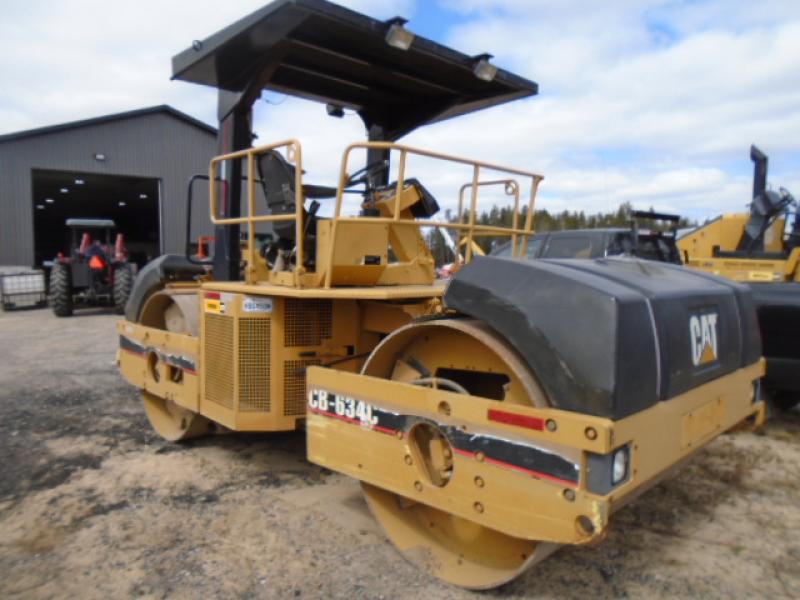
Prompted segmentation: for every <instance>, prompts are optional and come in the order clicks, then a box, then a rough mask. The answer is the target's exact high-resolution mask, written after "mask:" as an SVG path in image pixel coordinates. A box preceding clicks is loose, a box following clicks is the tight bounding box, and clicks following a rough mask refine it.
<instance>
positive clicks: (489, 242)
mask: <svg viewBox="0 0 800 600" xmlns="http://www.w3.org/2000/svg"><path fill="white" fill-rule="evenodd" d="M650 210H651V211H652V210H653V209H652V207H651V208H650ZM632 211H633V206H632V205H631V204H630V203H629V202H623V203H622V204H620V205H619V207H618V208H617V209H616V210H612V211H609V212H598V213H594V214H587V213H586V212H585V211H582V210H580V211H569V210H565V211H562V212H556V213H550V212H549V211H548V210H547V209H538V210H534V212H533V229H534V231H536V232H542V231H560V230H562V229H598V228H607V227H630V226H631V216H630V215H631V212H632ZM526 217H527V211H526V207H523V209H522V214H521V217H520V220H519V227H520V228H522V227H524V225H525V219H526ZM445 219H446V220H447V221H448V222H450V223H455V222H456V221H457V220H458V215H455V214H453V211H451V210H447V211H445ZM513 219H514V211H513V209H512V208H511V207H509V206H502V207H498V206H492V208H491V209H490V210H488V211H483V212H481V213H479V214H478V215H477V217H476V219H475V222H476V223H478V224H480V225H495V226H499V227H511V225H512V223H513ZM462 220H463V222H464V223H467V222H469V215H468V214H465V215H464V216H463V219H462ZM640 226H642V227H645V228H647V229H661V230H665V229H668V228H669V227H670V226H671V224H670V223H664V222H660V221H648V222H646V223H642V224H641V225H640ZM691 226H692V223H691V222H690V221H689V220H688V219H686V218H684V217H681V219H680V221H679V222H678V227H679V228H684V227H691ZM427 238H428V245H429V247H430V248H431V252H432V253H433V256H434V258H435V259H436V264H437V265H442V264H446V263H448V262H452V260H453V252H452V251H451V250H450V249H449V247H448V246H449V245H448V243H447V242H446V241H445V240H444V238H443V237H442V234H441V233H439V230H438V229H432V230H431V231H430V232H429V233H428V234H427ZM508 239H509V238H508V237H489V236H484V237H479V238H476V240H475V241H476V242H477V243H478V245H479V246H480V247H481V249H482V250H483V251H484V252H485V253H487V254H488V253H489V252H491V250H492V248H493V247H494V246H496V245H497V244H502V243H503V242H505V241H507V240H508ZM462 253H463V250H462Z"/></svg>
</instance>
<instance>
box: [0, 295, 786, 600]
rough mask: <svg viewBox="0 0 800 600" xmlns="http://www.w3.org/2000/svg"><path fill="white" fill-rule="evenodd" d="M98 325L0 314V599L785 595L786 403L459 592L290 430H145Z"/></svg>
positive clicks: (101, 315)
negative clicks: (550, 544) (490, 585)
mask: <svg viewBox="0 0 800 600" xmlns="http://www.w3.org/2000/svg"><path fill="white" fill-rule="evenodd" d="M116 319H117V317H116V316H114V315H111V314H108V313H107V312H103V311H98V310H93V311H88V312H83V313H80V314H79V315H76V316H75V317H72V318H69V319H56V318H55V317H54V316H53V315H52V313H51V312H50V311H49V310H31V311H18V312H11V313H2V312H0V349H1V350H0V356H1V357H2V358H1V359H0V452H1V453H2V454H0V456H2V462H0V597H2V598H87V599H89V598H118V597H130V596H142V597H148V598H198V597H200V598H287V597H288V598H309V597H311V598H342V597H346V598H348V599H357V598H409V599H411V598H420V597H426V598H432V599H437V598H473V597H474V598H480V597H483V598H495V597H498V598H499V597H502V598H604V597H634V598H642V597H655V598H676V597H682V598H688V597H699V598H753V597H762V598H798V597H800V537H798V532H800V515H798V510H797V507H798V500H800V413H797V412H791V413H786V414H784V415H780V416H779V417H778V418H776V419H775V420H773V421H772V422H771V423H769V424H768V425H767V426H766V427H765V428H764V429H762V431H760V432H758V433H755V434H754V433H737V434H731V435H725V436H723V437H722V438H720V439H718V440H717V441H716V442H714V443H713V444H711V445H710V446H709V447H708V448H707V449H706V450H705V451H704V452H703V453H702V454H700V455H699V456H698V457H697V458H695V459H694V460H693V461H692V462H691V463H690V464H689V465H688V466H687V467H686V468H684V469H683V470H682V471H680V472H679V473H678V474H677V475H676V476H675V477H673V478H672V479H669V480H667V481H665V482H664V483H662V484H660V485H659V486H657V487H655V488H654V489H653V490H651V491H649V492H648V493H646V494H645V495H644V496H642V497H641V498H640V499H639V500H637V501H636V502H634V503H633V504H631V505H630V506H628V507H627V508H625V509H623V510H622V511H620V512H619V513H618V514H616V515H615V516H614V517H613V519H612V526H611V529H610V532H609V535H608V537H607V538H606V540H605V541H604V542H603V543H601V544H600V545H598V546H596V547H591V548H565V549H562V550H561V551H559V552H558V553H556V554H555V555H554V556H552V557H551V558H550V559H548V560H546V561H545V562H544V563H542V564H540V565H538V566H537V567H535V568H534V569H533V570H532V571H530V572H528V573H527V574H526V575H524V576H523V577H521V578H519V579H518V580H516V581H514V582H512V583H510V584H508V585H506V586H504V587H502V588H500V589H498V590H494V591H491V592H484V593H481V594H474V593H471V592H466V591H463V590H460V589H456V588H452V587H449V586H446V585H443V584H441V583H439V582H437V581H434V580H432V579H430V578H429V577H428V576H426V575H424V574H423V573H420V572H418V571H417V570H415V569H414V568H413V567H412V566H410V565H409V564H408V563H406V562H405V561H404V560H403V559H402V558H401V557H400V556H399V555H398V554H397V553H396V551H395V550H394V549H393V547H392V546H391V545H390V544H389V543H388V542H387V541H386V540H385V538H384V536H383V535H382V533H381V532H380V530H379V529H378V528H377V526H376V525H375V523H374V522H373V520H372V518H371V517H370V516H369V514H368V511H367V508H366V505H365V504H364V501H363V500H362V498H361V495H360V492H359V488H358V485H357V484H356V483H355V482H354V481H352V480H349V479H347V478H345V477H342V476H339V475H337V474H332V473H330V472H328V471H326V470H324V469H320V468H318V467H316V466H314V465H311V464H309V463H307V462H306V460H305V458H304V439H303V434H302V433H292V434H281V435H238V434H237V435H227V436H219V437H214V438H207V439H202V440H196V441H193V442H190V443H187V444H184V445H175V444H170V443H165V442H163V441H161V440H160V439H159V438H157V437H156V436H155V434H153V433H152V432H151V430H150V428H149V426H148V424H147V421H146V419H145V417H144V414H143V411H142V409H141V406H140V402H139V399H138V394H137V392H136V391H135V390H133V389H132V388H131V387H129V386H128V385H126V384H125V383H124V382H123V381H122V380H121V379H120V378H119V376H118V375H117V372H116V368H115V364H114V358H115V356H114V353H115V346H116V334H115V331H114V323H115V321H116Z"/></svg>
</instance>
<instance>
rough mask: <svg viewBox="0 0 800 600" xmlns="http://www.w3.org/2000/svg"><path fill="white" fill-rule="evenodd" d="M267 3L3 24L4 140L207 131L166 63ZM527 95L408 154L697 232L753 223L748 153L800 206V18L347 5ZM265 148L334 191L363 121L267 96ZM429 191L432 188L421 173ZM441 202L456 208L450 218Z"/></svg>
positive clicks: (624, 6)
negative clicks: (455, 159) (498, 166)
mask: <svg viewBox="0 0 800 600" xmlns="http://www.w3.org/2000/svg"><path fill="white" fill-rule="evenodd" d="M263 3H264V2H263V1H261V0H229V1H227V2H224V3H220V2H218V1H217V0H214V1H212V0H172V1H171V2H166V3H164V2H161V1H156V0H140V1H139V2H137V3H125V4H122V3H118V2H108V1H107V0H72V1H71V2H69V3H54V2H52V1H46V0H29V1H28V2H26V3H13V4H11V5H9V6H7V7H5V8H4V19H3V20H2V21H1V22H0V52H2V55H3V56H6V57H14V58H13V60H8V59H6V60H4V61H2V63H0V80H2V81H3V82H4V83H3V86H2V88H0V133H6V132H10V131H16V130H21V129H27V128H32V127H39V126H43V125H49V124H53V123H59V122H64V121H70V120H74V119H81V118H87V117H92V116H97V115H102V114H109V113H113V112H119V111H124V110H129V109H133V108H138V107H142V106H149V105H154V104H162V103H168V104H171V105H173V106H175V107H176V108H178V109H180V110H183V111H185V112H188V113H189V114H191V115H193V116H196V117H198V118H201V119H203V120H206V121H208V122H210V123H212V124H215V123H214V122H213V119H214V112H215V107H216V101H215V96H214V92H213V90H207V89H202V88H199V87H198V86H194V85H191V84H186V83H182V82H171V81H170V80H169V75H170V58H171V57H172V55H174V54H176V53H177V52H179V51H181V50H183V49H184V48H186V47H187V46H188V45H189V44H190V43H191V40H193V39H197V38H203V37H206V36H207V35H209V34H211V33H213V32H214V31H216V30H218V29H220V28H221V27H224V26H225V25H227V24H229V23H230V22H232V21H234V20H236V19H238V18H240V17H241V16H244V15H245V14H247V13H249V12H251V11H252V10H255V9H257V8H259V7H260V6H261V5H263ZM343 3H344V4H347V5H349V6H351V7H353V8H355V9H357V10H361V11H362V12H365V13H367V14H370V15H372V16H376V17H379V18H388V17H391V16H394V15H398V14H399V15H402V16H405V17H406V18H409V20H410V22H409V24H408V28H409V29H410V30H412V31H414V32H415V33H417V34H418V35H423V36H426V37H430V38H432V39H434V40H436V41H438V42H440V43H444V44H447V45H451V46H453V47H455V48H456V49H458V50H461V51H463V52H466V53H470V54H477V53H480V52H491V53H492V54H494V55H495V59H494V62H495V63H496V64H497V65H499V66H501V67H504V68H508V69H510V70H512V71H515V72H518V73H519V74H521V75H523V76H525V77H527V78H529V79H533V80H534V81H536V82H538V83H539V85H540V95H539V96H537V97H534V98H532V99H529V100H524V101H520V102H516V103H513V104H510V105H506V106H503V107H498V108H494V109H491V110H488V111H484V112H483V113H482V114H476V115H473V116H470V117H467V118H463V119H457V120H453V121H449V122H445V123H441V124H437V125H435V126H432V127H429V128H426V129H423V130H419V131H418V132H415V133H413V134H411V135H410V136H408V139H407V140H405V141H407V142H408V143H412V144H415V145H420V146H424V147H428V148H431V149H438V150H443V151H447V152H451V153H454V154H460V155H466V156H470V157H475V158H480V159H484V160H491V161H493V162H502V163H506V164H509V165H512V166H518V167H523V168H531V169H533V170H537V171H540V172H542V173H544V174H545V176H546V180H545V182H544V184H543V186H542V188H541V201H540V206H544V207H546V208H548V209H551V210H563V209H566V208H569V209H580V210H586V211H588V212H594V211H601V210H603V211H605V210H609V209H612V208H614V207H616V206H617V205H618V204H619V202H621V201H629V202H632V203H633V204H634V205H635V206H639V207H649V206H654V207H655V208H657V209H660V210H669V211H674V212H679V213H681V214H684V215H687V216H689V217H691V218H694V219H703V218H707V217H712V216H714V215H716V214H718V213H720V212H726V211H727V212H732V211H739V210H742V209H743V208H744V207H745V205H746V203H747V202H748V200H749V194H750V185H751V176H752V166H751V163H750V162H749V158H748V150H749V146H750V144H751V143H754V142H755V143H756V144H758V145H759V146H760V147H762V149H763V150H764V151H765V152H766V153H767V154H769V156H770V177H769V180H770V182H771V183H772V184H773V186H774V187H778V186H779V185H783V186H785V187H787V188H789V189H790V190H792V191H794V192H795V193H797V194H798V195H800V3H797V2H790V1H783V2H780V1H773V0H762V1H760V2H758V3H753V2H750V1H739V0H732V1H722V0H720V1H717V2H712V1H702V0H693V1H680V0H652V1H639V0H616V1H614V2H592V1H589V0H560V1H558V2H555V1H545V0H429V1H423V0H348V1H346V2H343ZM268 98H269V99H270V100H272V101H273V102H281V105H280V106H279V107H277V106H272V105H270V104H267V103H266V102H263V103H260V104H259V106H258V107H257V109H256V122H255V128H256V130H257V132H258V133H259V136H260V140H261V141H267V140H274V139H279V138H284V137H287V136H291V137H298V138H299V139H300V140H301V141H302V142H303V144H304V153H305V155H306V158H307V159H308V168H309V171H310V173H311V174H313V175H314V177H315V179H317V180H319V179H328V178H331V177H333V175H334V174H335V172H336V168H337V165H338V162H339V157H340V156H341V150H342V148H343V147H344V146H345V144H346V142H348V141H356V140H358V139H359V138H361V136H362V135H363V131H362V127H361V124H360V122H359V121H358V119H357V118H356V117H347V118H345V119H344V120H341V121H336V120H330V119H328V118H327V117H325V116H324V114H323V112H324V111H322V110H321V109H320V107H318V106H316V105H314V104H311V103H305V102H301V101H296V100H294V99H287V100H283V99H282V98H281V97H279V96H276V95H269V96H268ZM420 174H422V175H425V176H427V177H435V176H436V173H435V172H427V171H425V169H424V168H421V171H420ZM445 202H446V201H445Z"/></svg>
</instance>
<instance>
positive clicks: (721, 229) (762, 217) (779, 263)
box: [678, 146, 800, 408]
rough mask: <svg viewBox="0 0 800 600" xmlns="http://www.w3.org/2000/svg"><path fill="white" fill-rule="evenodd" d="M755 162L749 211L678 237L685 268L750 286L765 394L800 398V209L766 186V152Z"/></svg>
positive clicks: (785, 400)
mask: <svg viewBox="0 0 800 600" xmlns="http://www.w3.org/2000/svg"><path fill="white" fill-rule="evenodd" d="M750 159H751V160H752V161H753V163H754V174H753V199H752V202H751V203H750V212H749V213H744V214H725V215H721V216H719V217H717V218H716V219H714V220H712V221H710V222H709V223H706V224H705V225H702V226H701V227H698V228H697V229H695V230H693V231H692V232H690V233H689V234H687V235H685V236H683V237H681V238H680V239H679V240H678V249H679V250H680V253H681V256H682V258H683V260H684V263H685V264H686V266H687V267H689V268H691V269H698V270H700V271H705V272H707V273H712V274H714V275H720V276H722V277H727V278H729V279H732V280H734V281H740V282H743V283H746V284H748V285H750V287H751V288H752V290H753V298H754V301H755V303H756V306H757V310H758V320H759V326H760V328H761V337H762V341H763V347H764V356H765V357H766V359H767V375H766V378H765V380H764V384H765V388H766V391H767V393H768V398H769V399H770V400H771V401H772V402H774V403H775V405H777V407H779V408H790V407H791V406H794V405H795V404H797V403H798V402H800V264H799V263H798V261H800V211H798V210H797V202H796V201H795V199H794V197H793V196H792V195H791V194H790V193H789V192H788V191H787V190H785V189H783V188H780V189H779V191H777V192H776V191H773V190H768V189H767V156H766V155H765V154H764V153H763V152H761V150H759V149H758V148H756V147H755V146H751V148H750Z"/></svg>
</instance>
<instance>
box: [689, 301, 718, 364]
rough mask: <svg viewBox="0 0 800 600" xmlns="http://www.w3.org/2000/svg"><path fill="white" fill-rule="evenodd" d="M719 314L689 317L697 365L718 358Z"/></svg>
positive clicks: (693, 351)
mask: <svg viewBox="0 0 800 600" xmlns="http://www.w3.org/2000/svg"><path fill="white" fill-rule="evenodd" d="M717 316H718V315H717V313H707V314H705V315H699V316H698V315H694V316H692V318H691V319H689V338H690V339H691V342H692V362H693V363H694V366H695V367H699V366H702V365H707V364H708V363H711V362H714V361H715V360H717V356H718V355H717Z"/></svg>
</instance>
